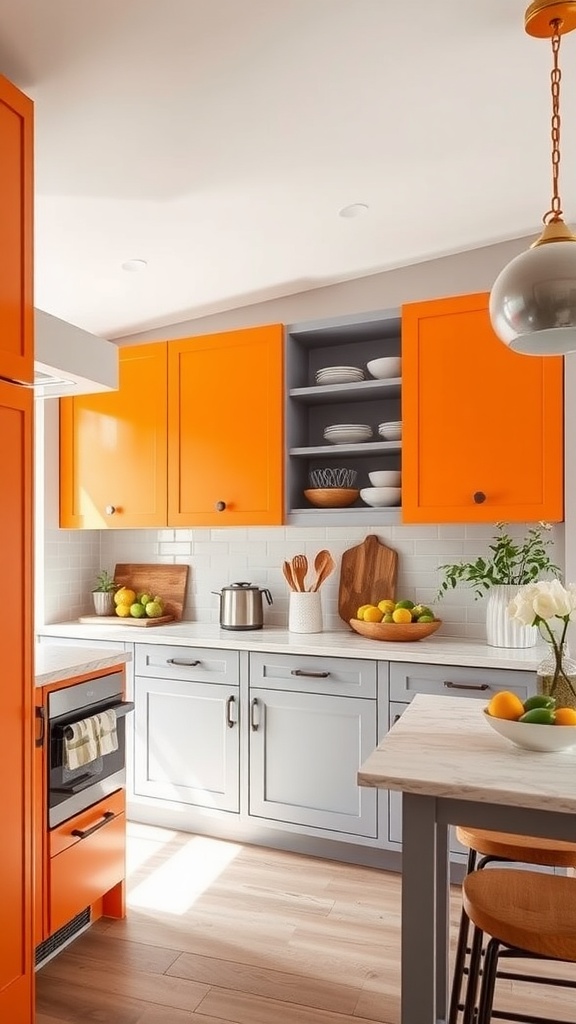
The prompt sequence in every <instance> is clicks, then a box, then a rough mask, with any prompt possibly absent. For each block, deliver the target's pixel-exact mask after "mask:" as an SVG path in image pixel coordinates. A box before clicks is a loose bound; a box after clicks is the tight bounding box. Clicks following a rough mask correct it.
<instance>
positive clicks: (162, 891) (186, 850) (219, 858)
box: [128, 836, 242, 914]
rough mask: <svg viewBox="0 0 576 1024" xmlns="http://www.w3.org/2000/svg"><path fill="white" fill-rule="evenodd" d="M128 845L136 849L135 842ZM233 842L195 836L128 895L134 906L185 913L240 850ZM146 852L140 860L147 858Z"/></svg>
mask: <svg viewBox="0 0 576 1024" xmlns="http://www.w3.org/2000/svg"><path fill="white" fill-rule="evenodd" d="M130 846H135V847H136V848H138V845H137V841H136V842H134V840H132V841H131V843H130ZM241 850H242V847H241V846H237V845H236V844H235V843H221V842H220V841H219V840H214V839H208V838H206V837H204V836H194V837H193V838H191V839H189V840H188V842H187V843H186V844H185V845H184V846H182V847H180V849H178V850H177V851H176V852H175V853H173V854H172V855H171V856H170V857H169V858H168V860H167V861H166V862H165V863H164V864H162V865H161V866H160V867H158V868H156V870H155V871H152V873H151V874H150V875H149V876H148V877H147V878H146V879H145V880H144V881H143V882H140V883H139V884H138V885H136V886H134V888H132V889H131V890H130V892H129V894H128V906H129V907H132V908H133V909H136V908H139V909H141V910H157V911H159V912H162V913H167V914H185V913H186V911H187V910H188V909H189V908H190V907H191V906H192V904H193V903H195V901H196V900H197V899H198V897H199V896H201V895H202V893H203V892H204V891H205V890H206V889H207V888H208V886H209V885H210V883H211V882H213V881H214V880H215V879H216V878H218V876H219V875H220V874H221V873H222V872H223V871H224V870H225V868H227V867H228V865H229V864H230V863H231V862H232V861H233V860H234V858H235V857H237V856H238V854H239V853H240V852H241ZM148 856H149V852H148V853H146V854H145V855H144V857H143V859H142V863H143V862H144V861H145V860H146V859H147V858H148Z"/></svg>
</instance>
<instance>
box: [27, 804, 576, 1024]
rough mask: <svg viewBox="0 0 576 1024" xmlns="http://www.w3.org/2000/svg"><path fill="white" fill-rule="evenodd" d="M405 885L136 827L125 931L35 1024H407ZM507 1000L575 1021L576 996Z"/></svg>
mask: <svg viewBox="0 0 576 1024" xmlns="http://www.w3.org/2000/svg"><path fill="white" fill-rule="evenodd" d="M400 884H401V883H400V878H399V876H398V875H394V874H386V873H382V872H379V871H376V870H374V869H372V868H361V867H353V866H350V865H346V864H340V863H336V862H332V861H325V860H317V859H314V858H311V857H303V856H298V855H295V854H289V853H283V852H279V851H275V850H268V849H264V848H260V847H253V846H239V845H235V844H234V843H224V842H221V841H218V840H212V839H207V838H203V837H200V836H192V835H188V834H186V833H180V832H172V831H169V830H165V829H157V828H150V827H147V826H144V825H135V824H131V825H130V826H129V910H128V915H127V918H126V920H124V921H111V920H109V919H106V920H102V921H98V922H96V924H95V925H94V926H93V927H92V928H91V929H90V930H89V931H88V932H85V933H84V934H83V935H80V936H79V937H78V938H77V939H76V940H75V942H74V943H73V944H72V945H70V946H68V947H67V948H66V949H65V950H63V951H62V952H61V953H60V954H59V955H58V956H57V957H55V958H54V959H53V960H51V961H50V962H49V963H48V964H46V965H45V966H44V967H43V968H42V969H41V970H40V971H39V972H38V974H37V979H36V980H37V1017H36V1021H37V1024H63V1022H69V1024H90V1022H94V1024H96V1022H97V1024H370V1022H376V1021H377V1022H386V1024H397V1022H398V1020H399V969H400V953H399V936H400ZM452 895H453V919H454V921H456V919H457V915H458V913H459V894H458V891H457V890H456V889H455V890H454V891H453V894H452ZM573 976H574V975H573ZM414 979H415V984H417V981H418V973H417V969H416V968H415V972H414ZM506 984H507V986H508V987H507V988H506V990H504V986H505V985H506ZM499 993H500V998H499V1004H500V1007H501V1008H508V1009H510V1008H515V1010H522V1011H523V1012H524V1013H541V1014H544V1013H548V1015H549V1016H554V1017H556V1018H558V1019H560V1020H566V1021H576V994H575V992H574V990H573V991H572V992H571V993H570V992H566V991H562V990H556V991H555V992H552V995H550V989H542V988H541V987H540V988H539V989H538V988H536V987H534V988H533V987H532V986H529V985H527V984H523V985H518V984H517V985H516V991H514V989H513V988H512V987H511V985H510V983H504V982H502V983H501V984H500V989H499Z"/></svg>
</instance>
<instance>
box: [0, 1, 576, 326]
mask: <svg viewBox="0 0 576 1024" xmlns="http://www.w3.org/2000/svg"><path fill="white" fill-rule="evenodd" d="M523 17H524V4H523V3H522V2H521V0H474V2H473V3H463V2H462V0H436V2H435V3H430V0H412V2H411V3H409V4H407V3H403V2H396V3H393V2H392V0H162V2H160V0H121V2H119V0H92V2H90V0H80V2H78V0H48V2H47V0H18V2H17V3H16V2H15V0H0V71H2V72H3V73H4V74H5V75H6V76H7V77H8V78H10V79H11V80H12V81H13V82H15V83H16V84H17V85H18V86H19V87H20V88H21V89H23V90H24V91H25V92H26V93H28V94H29V95H30V96H31V97H32V98H33V99H34V100H35V110H36V211H35V220H36V228H35V231H36V242H35V304H36V305H37V306H39V307H40V308H41V309H44V310H46V311H48V312H50V313H52V314H54V315H55V316H58V317H61V318H62V319H65V320H68V321H70V322H72V323H74V324H77V325H78V326H80V327H82V328H84V329H86V330H89V331H92V332H95V333H97V334H101V335H103V336H105V337H109V338H114V337H120V336H122V335H125V334H130V333H133V332H136V331H138V330H150V329H154V328H156V327H157V326H159V325H162V324H168V323H176V322H179V321H182V320H188V319H193V318H195V317H199V316H206V315H208V314H211V313H215V312H220V311H223V310H226V309H230V308H234V307H238V306H244V305H248V304H251V303H255V302H259V301H262V300H265V299H270V298H277V297H279V296H282V295H288V294H293V293H295V292H300V291H304V290H307V289H310V288H317V287H321V286H322V285H327V284H333V283H336V282H338V281H343V280H348V279H351V278H355V277H359V276H364V275H366V274H373V273H377V272H380V271H382V270H387V269H390V268H393V267H399V266H403V265H407V264H410V263H414V262H418V261H421V260H425V259H430V258H432V257H434V256H439V255H445V254H447V253H453V252H459V251H463V250H466V249H470V248H474V247H476V246H482V245H486V244H490V243H492V242H495V241H501V240H504V239H508V238H515V237H518V236H521V235H524V234H531V233H536V232H537V231H538V227H539V223H540V219H541V216H542V215H543V213H544V212H545V211H546V210H547V209H548V207H549V203H550V190H551V185H550V155H549V146H550V144H549V137H550V126H549V118H550V96H549V84H548V83H549V73H550V66H551V55H550V44H549V42H548V41H546V40H538V39H533V38H531V37H529V36H527V35H526V34H525V33H524V29H523ZM561 64H562V67H563V71H564V77H563V93H562V113H563V125H564V126H565V130H564V133H563V138H562V175H561V185H563V184H565V185H566V189H565V191H566V196H565V200H566V202H565V207H564V208H565V214H566V217H567V219H570V215H571V214H572V217H573V218H574V215H575V214H576V187H575V186H574V182H575V180H576V176H575V171H576V131H575V130H573V129H574V128H575V125H576V116H575V115H576V109H575V107H576V33H575V34H574V37H572V36H570V35H569V36H566V38H565V39H564V40H563V45H562V49H561ZM354 203H363V204H366V205H367V206H368V210H367V211H366V212H365V214H364V215H363V216H360V217H349V218H345V217H342V216H339V211H340V210H341V209H342V208H343V207H346V206H348V205H350V204H354ZM133 259H137V260H145V261H146V262H147V266H146V267H145V268H143V269H141V270H139V271H126V270H124V269H122V264H123V263H125V262H126V261H128V260H133Z"/></svg>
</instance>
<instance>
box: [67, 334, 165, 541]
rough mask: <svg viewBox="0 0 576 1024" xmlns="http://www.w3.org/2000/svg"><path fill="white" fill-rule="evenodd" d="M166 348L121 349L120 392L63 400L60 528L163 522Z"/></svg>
mask: <svg viewBox="0 0 576 1024" xmlns="http://www.w3.org/2000/svg"><path fill="white" fill-rule="evenodd" d="M166 348H167V347H166V343H165V342H160V343H158V344H152V345H138V346H133V347H132V346H128V347H125V348H121V349H120V353H119V356H120V359H119V363H120V367H119V370H120V385H119V390H118V391H108V392H103V393H99V394H95V395H84V396H81V397H78V398H63V399H61V401H60V526H61V527H64V528H83V529H91V530H97V529H102V528H104V527H109V528H112V529H120V528H122V527H138V526H142V527H155V526H165V525H166V505H167V469H166V451H167V439H166V421H167V407H166V402H167V386H166Z"/></svg>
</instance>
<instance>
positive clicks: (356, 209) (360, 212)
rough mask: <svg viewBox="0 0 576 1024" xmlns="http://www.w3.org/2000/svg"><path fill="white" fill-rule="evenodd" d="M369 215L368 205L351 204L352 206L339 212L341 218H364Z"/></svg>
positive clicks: (344, 207) (345, 207)
mask: <svg viewBox="0 0 576 1024" xmlns="http://www.w3.org/2000/svg"><path fill="white" fill-rule="evenodd" d="M365 213H368V204H367V203H351V204H350V206H343V207H342V209H341V210H338V216H339V217H363V216H364V214H365Z"/></svg>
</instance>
